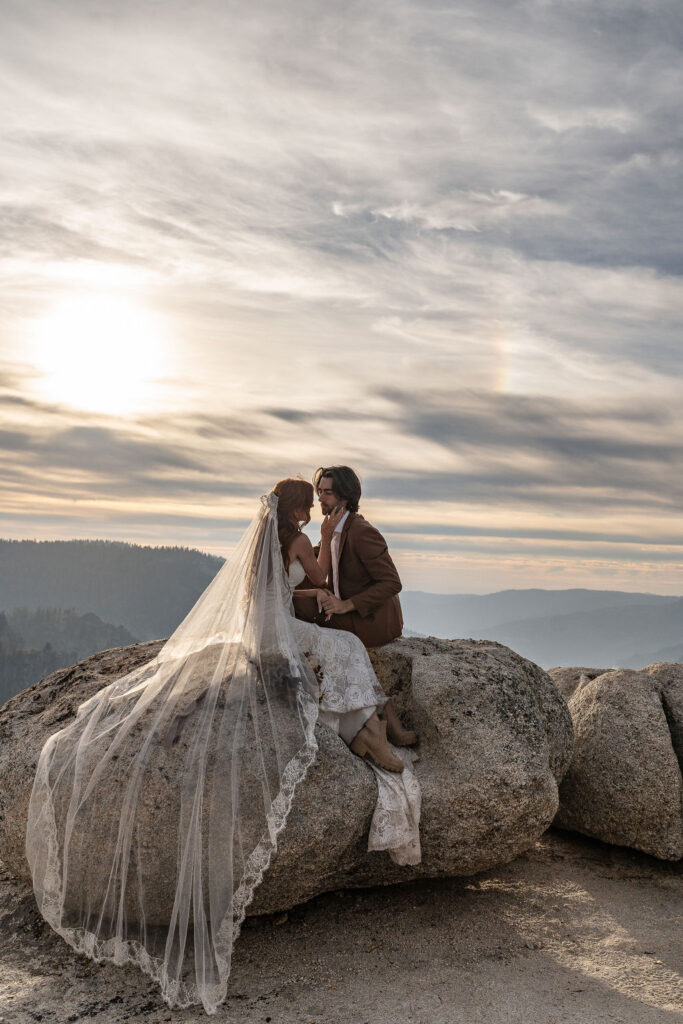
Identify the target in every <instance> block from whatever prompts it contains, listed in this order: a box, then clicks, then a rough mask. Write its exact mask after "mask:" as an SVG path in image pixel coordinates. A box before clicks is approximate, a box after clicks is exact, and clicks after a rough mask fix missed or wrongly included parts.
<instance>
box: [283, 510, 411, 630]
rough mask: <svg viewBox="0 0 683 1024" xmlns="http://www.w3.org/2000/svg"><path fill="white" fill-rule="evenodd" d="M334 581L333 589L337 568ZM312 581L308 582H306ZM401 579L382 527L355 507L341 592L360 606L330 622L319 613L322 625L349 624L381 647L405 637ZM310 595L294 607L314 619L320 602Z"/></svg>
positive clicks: (344, 548) (342, 557)
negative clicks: (379, 527)
mask: <svg viewBox="0 0 683 1024" xmlns="http://www.w3.org/2000/svg"><path fill="white" fill-rule="evenodd" d="M327 582H328V586H329V588H330V590H332V589H333V584H332V572H331V571H330V575H329V577H328V581H327ZM306 585H308V586H309V587H310V583H308V584H306V583H304V584H302V587H303V586H306ZM400 590H401V579H400V577H399V575H398V572H397V571H396V566H395V565H394V563H393V561H392V558H391V555H390V554H389V551H388V548H387V542H386V541H385V539H384V537H383V536H382V534H381V533H380V532H379V530H376V529H375V527H374V526H371V525H370V523H368V522H367V521H366V520H365V519H364V518H363V516H361V515H359V514H358V513H357V512H350V513H349V516H348V518H347V520H346V522H345V523H344V528H343V530H342V535H341V539H340V542H339V594H340V596H341V598H342V600H344V601H346V600H348V599H349V598H350V599H352V600H353V603H354V605H355V609H356V610H355V611H353V612H347V613H346V614H345V615H333V616H332V618H331V619H330V621H329V622H325V621H324V617H323V616H320V617H316V618H315V619H314V621H316V622H317V623H318V624H319V625H321V626H327V627H329V628H331V629H346V630H348V631H349V632H351V633H355V634H356V636H358V637H360V639H361V640H362V641H363V643H364V644H365V646H366V647H379V646H381V645H382V644H388V643H389V642H390V641H391V640H395V639H396V637H399V636H400V635H401V633H402V631H403V615H402V614H401V602H400V601H399V599H398V594H399V591H400ZM305 600H306V599H303V600H302V601H297V599H296V591H295V598H294V607H295V611H296V614H297V616H298V617H299V618H302V619H307V620H308V621H313V615H312V612H313V611H317V606H315V602H312V605H311V604H310V603H309V604H308V605H305V604H304V602H305Z"/></svg>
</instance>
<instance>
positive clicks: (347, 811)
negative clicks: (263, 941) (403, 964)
mask: <svg viewBox="0 0 683 1024" xmlns="http://www.w3.org/2000/svg"><path fill="white" fill-rule="evenodd" d="M162 643H163V641H154V642H150V643H144V644H134V645H132V646H131V647H128V648H120V649H117V650H112V651H105V652H103V653H101V654H98V655H94V656H93V657H91V658H88V659H87V660H86V661H83V662H80V663H79V664H78V665H75V666H73V667H72V668H70V669H66V670H62V671H60V672H56V673H53V674H52V675H51V676H48V677H47V678H46V679H44V680H42V681H41V682H40V683H36V684H35V685H34V686H32V687H30V688H29V689H28V690H26V691H24V692H23V693H21V694H19V695H18V696H16V697H14V698H13V699H12V700H11V701H9V702H8V704H6V705H5V706H4V707H3V708H2V709H0V824H1V826H2V828H1V831H0V857H2V859H3V860H4V862H5V864H6V865H7V867H8V868H9V869H10V870H11V871H12V872H13V873H14V874H15V875H17V876H19V877H22V878H24V879H27V878H28V865H27V864H26V860H25V856H24V830H25V824H26V812H27V807H28V799H29V795H30V791H31V786H32V780H33V773H34V771H35V765H36V762H37V758H38V754H39V752H40V749H41V747H42V744H43V743H44V741H45V739H46V738H47V736H49V735H50V734H51V733H52V732H54V731H55V730H56V729H58V728H61V727H63V725H64V724H66V723H67V722H68V721H69V720H70V719H71V718H72V717H73V715H74V713H75V710H76V707H77V706H78V705H79V704H80V703H82V702H83V701H84V700H86V699H87V698H88V697H90V696H92V695H93V694H94V693H95V692H96V691H97V690H99V689H100V688H101V687H102V686H105V685H107V684H108V683H109V682H111V681H112V680H113V679H114V678H116V677H117V676H119V675H122V674H124V673H125V672H128V671H130V670H131V669H133V668H134V667H136V666H137V665H140V664H143V663H144V662H145V661H147V660H149V659H150V658H152V657H154V656H155V655H156V653H157V652H158V650H159V648H160V647H161V645H162ZM372 659H373V662H374V664H375V669H376V671H377V674H378V676H379V678H380V680H381V682H382V685H383V686H384V688H385V690H386V691H387V693H389V694H390V695H392V696H393V697H394V700H395V703H396V705H397V707H398V708H399V711H400V713H401V715H402V717H403V719H404V722H405V723H406V724H407V725H409V726H412V727H413V728H415V729H417V730H418V732H419V733H420V737H421V742H420V745H419V747H418V753H419V755H420V760H419V761H418V763H417V765H416V769H415V770H416V773H417V775H418V778H419V780H420V784H421V787H422V797H423V802H422V820H421V825H420V832H421V838H422V853H423V860H422V863H421V864H420V865H419V866H417V867H398V866H397V865H395V864H394V863H393V861H391V859H390V858H389V856H388V855H387V854H386V853H368V852H367V834H368V829H369V825H370V819H371V816H372V813H373V809H374V803H375V797H376V783H375V777H374V773H373V772H372V770H371V769H370V768H369V766H367V765H366V764H364V763H363V762H362V761H361V760H360V759H358V758H357V757H355V756H354V755H353V754H352V753H351V752H350V751H349V750H348V748H347V747H346V745H345V744H344V743H343V741H342V740H340V739H339V738H338V737H337V736H335V735H334V734H333V733H331V732H330V731H329V730H328V729H326V728H325V727H323V726H318V729H317V735H318V742H319V745H320V753H319V757H318V759H317V761H316V764H315V765H314V767H313V768H312V769H311V770H310V772H309V774H308V776H307V778H306V779H305V780H304V782H303V783H301V784H300V786H299V788H298V790H297V796H296V800H295V803H294V807H293V809H292V812H291V815H290V818H289V820H288V823H287V827H286V829H285V830H284V832H283V833H282V836H281V837H280V842H279V848H278V852H277V854H276V855H275V857H274V858H273V861H272V863H271V866H270V868H269V870H268V871H267V873H266V876H265V878H264V881H263V883H262V885H261V886H260V887H259V889H258V890H257V894H256V898H255V900H254V903H253V904H252V905H251V908H250V910H251V912H252V913H263V912H266V911H274V910H282V909H287V908H289V907H291V906H293V905H295V904H297V903H300V902H302V901H304V900H307V899H310V898H311V897H312V896H314V895H316V894H318V893H321V892H325V891H328V890H331V889H338V888H342V887H359V886H371V885H377V884H386V883H391V882H397V881H402V880H410V879H414V878H419V877H425V876H426V877H438V876H449V875H469V874H473V873H475V872H478V871H482V870H486V869H488V868H491V867H493V866H494V865H497V864H503V863H507V862H508V861H510V860H512V859H513V858H514V857H515V856H517V855H518V854H519V853H520V852H522V851H523V850H526V849H528V848H529V847H530V846H532V845H533V843H534V842H535V841H536V839H538V837H539V836H540V835H541V834H542V833H543V832H544V830H545V829H546V828H547V826H548V825H549V823H550V822H551V821H552V819H553V817H554V815H555V812H556V810H557V806H558V790H557V784H558V782H559V780H560V779H561V778H562V776H563V774H564V772H565V771H566V769H567V767H568V764H569V761H570V759H571V751H572V727H571V719H570V716H569V712H568V710H567V706H566V704H565V702H564V700H563V699H562V697H561V696H560V695H559V694H558V692H557V690H556V689H555V686H554V685H553V683H552V681H551V679H550V677H549V676H548V675H547V674H546V673H545V672H543V671H542V670H541V669H540V668H538V666H536V665H534V664H532V663H531V662H529V661H527V660H525V659H524V658H521V657H520V656H519V655H517V654H515V653H514V652H513V651H510V650H509V649H508V648H506V647H503V646H501V645H500V644H496V643H492V642H488V641H473V640H454V641H443V640H435V639H433V638H429V639H402V640H399V641H395V642H394V643H392V644H389V645H387V646H386V647H383V648H379V649H377V650H376V651H374V652H372ZM112 784H113V785H115V784H116V780H115V779H113V780H112ZM169 785H170V784H169ZM169 796H170V794H169ZM166 806H168V805H166ZM160 825H161V826H162V827H160ZM144 839H145V842H146V843H148V844H149V848H150V850H151V861H152V863H154V864H157V865H159V864H164V863H165V862H167V858H166V856H165V854H164V850H166V849H167V848H168V842H167V841H166V839H165V836H164V829H163V821H160V819H159V817H158V816H157V817H156V818H153V819H152V818H151V819H150V826H149V832H148V835H146V836H145V837H144ZM170 888H172V886H171V883H170V881H169V879H167V878H165V877H164V878H161V877H160V878H159V893H160V895H159V901H160V905H159V913H160V915H161V916H163V906H164V900H165V898H166V895H165V894H166V893H167V892H168V890H169V889H170Z"/></svg>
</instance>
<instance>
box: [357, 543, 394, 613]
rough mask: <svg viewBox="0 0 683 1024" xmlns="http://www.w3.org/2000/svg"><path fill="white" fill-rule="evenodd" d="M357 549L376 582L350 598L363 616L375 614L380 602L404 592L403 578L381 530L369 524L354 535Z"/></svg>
mask: <svg viewBox="0 0 683 1024" xmlns="http://www.w3.org/2000/svg"><path fill="white" fill-rule="evenodd" d="M354 548H355V552H356V554H357V556H358V558H359V559H360V561H361V562H362V563H363V566H364V567H365V569H366V571H367V573H368V576H370V577H371V579H372V581H373V582H372V583H371V584H370V586H368V587H365V588H364V589H363V590H361V591H359V593H357V594H352V595H351V597H350V598H349V600H350V601H351V602H352V604H353V607H354V608H355V609H356V611H357V612H358V614H359V615H360V616H361V617H362V618H366V617H367V616H368V615H371V614H372V613H373V612H374V611H375V610H376V609H377V608H379V606H380V605H382V604H384V602H385V601H388V600H389V598H391V597H394V596H395V595H396V594H398V593H400V591H401V589H402V584H401V577H400V576H399V574H398V571H397V569H396V566H395V565H394V562H393V559H392V557H391V555H390V554H389V549H388V547H387V542H386V541H385V539H384V537H383V536H382V534H381V533H380V532H379V530H376V529H375V527H374V526H370V524H369V523H367V524H364V528H363V530H362V532H359V535H358V537H356V538H354Z"/></svg>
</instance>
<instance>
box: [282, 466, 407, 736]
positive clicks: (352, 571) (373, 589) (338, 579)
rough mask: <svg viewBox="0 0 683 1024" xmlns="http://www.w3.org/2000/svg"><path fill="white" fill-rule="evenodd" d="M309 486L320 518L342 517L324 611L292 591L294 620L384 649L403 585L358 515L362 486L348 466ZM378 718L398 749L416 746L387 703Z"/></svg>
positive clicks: (399, 626)
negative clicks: (382, 719)
mask: <svg viewBox="0 0 683 1024" xmlns="http://www.w3.org/2000/svg"><path fill="white" fill-rule="evenodd" d="M313 484H314V486H315V489H316V492H317V495H318V500H319V501H320V508H321V511H322V513H323V515H324V516H327V515H329V514H330V513H331V512H334V510H335V509H342V510H343V512H344V515H343V516H342V518H341V520H340V521H339V522H338V523H337V527H336V529H335V531H334V535H333V537H332V545H331V547H332V566H331V569H330V574H329V576H328V579H327V589H328V593H327V595H326V596H324V597H323V599H322V604H323V609H324V610H323V612H322V613H321V614H320V615H318V607H317V603H316V601H315V600H314V599H312V598H300V599H297V596H296V590H295V591H294V609H295V614H296V616H297V618H299V619H304V620H305V621H307V622H313V621H315V622H316V623H317V624H318V625H319V626H327V627H328V628H330V629H345V630H348V631H349V632H351V633H355V634H356V636H357V637H358V638H359V639H360V640H362V641H363V643H364V644H365V646H366V647H380V646H381V645H382V644H388V643H389V642H390V641H391V640H395V639H396V638H397V637H399V636H400V635H401V632H402V630H403V615H402V614H401V602H400V601H399V599H398V593H399V591H400V590H401V580H400V577H399V575H398V572H397V571H396V566H395V565H394V563H393V561H392V558H391V555H390V554H389V550H388V548H387V542H386V541H385V539H384V537H383V536H382V534H381V533H380V532H379V530H376V529H375V527H374V526H371V525H370V523H369V522H368V521H367V520H366V519H364V518H363V516H362V515H360V514H359V512H358V504H359V502H360V496H361V486H360V480H359V479H358V477H357V475H356V474H355V473H354V471H353V470H352V469H351V468H350V467H349V466H321V467H320V468H319V469H317V470H316V471H315V474H314V476H313ZM310 586H311V584H310V582H307V581H304V583H303V584H301V588H302V589H303V588H305V587H309V588H310ZM382 716H383V717H385V718H386V720H387V732H388V736H389V739H390V740H392V742H394V743H396V744H397V745H399V746H409V745H412V744H413V743H416V742H417V735H416V734H415V733H414V732H411V731H409V730H406V729H404V728H403V726H402V725H401V722H400V721H399V718H398V716H397V714H396V711H395V709H394V706H393V704H392V702H391V701H387V703H386V705H385V707H384V711H383V712H382Z"/></svg>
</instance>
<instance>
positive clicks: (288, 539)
mask: <svg viewBox="0 0 683 1024" xmlns="http://www.w3.org/2000/svg"><path fill="white" fill-rule="evenodd" d="M273 490H274V491H275V493H276V494H277V536H278V540H279V541H280V550H281V551H282V561H283V562H284V564H285V572H289V554H288V549H289V546H290V544H291V543H292V541H293V540H294V538H295V537H297V536H298V535H299V533H301V530H300V528H299V524H298V523H297V521H296V519H295V517H294V512H296V511H298V510H300V509H302V508H304V509H307V510H308V509H309V508H310V506H311V505H312V504H313V493H314V492H313V485H312V484H309V482H308V480H303V479H300V478H299V479H297V478H295V477H287V479H286V480H278V482H277V483H276V484H275V487H273Z"/></svg>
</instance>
